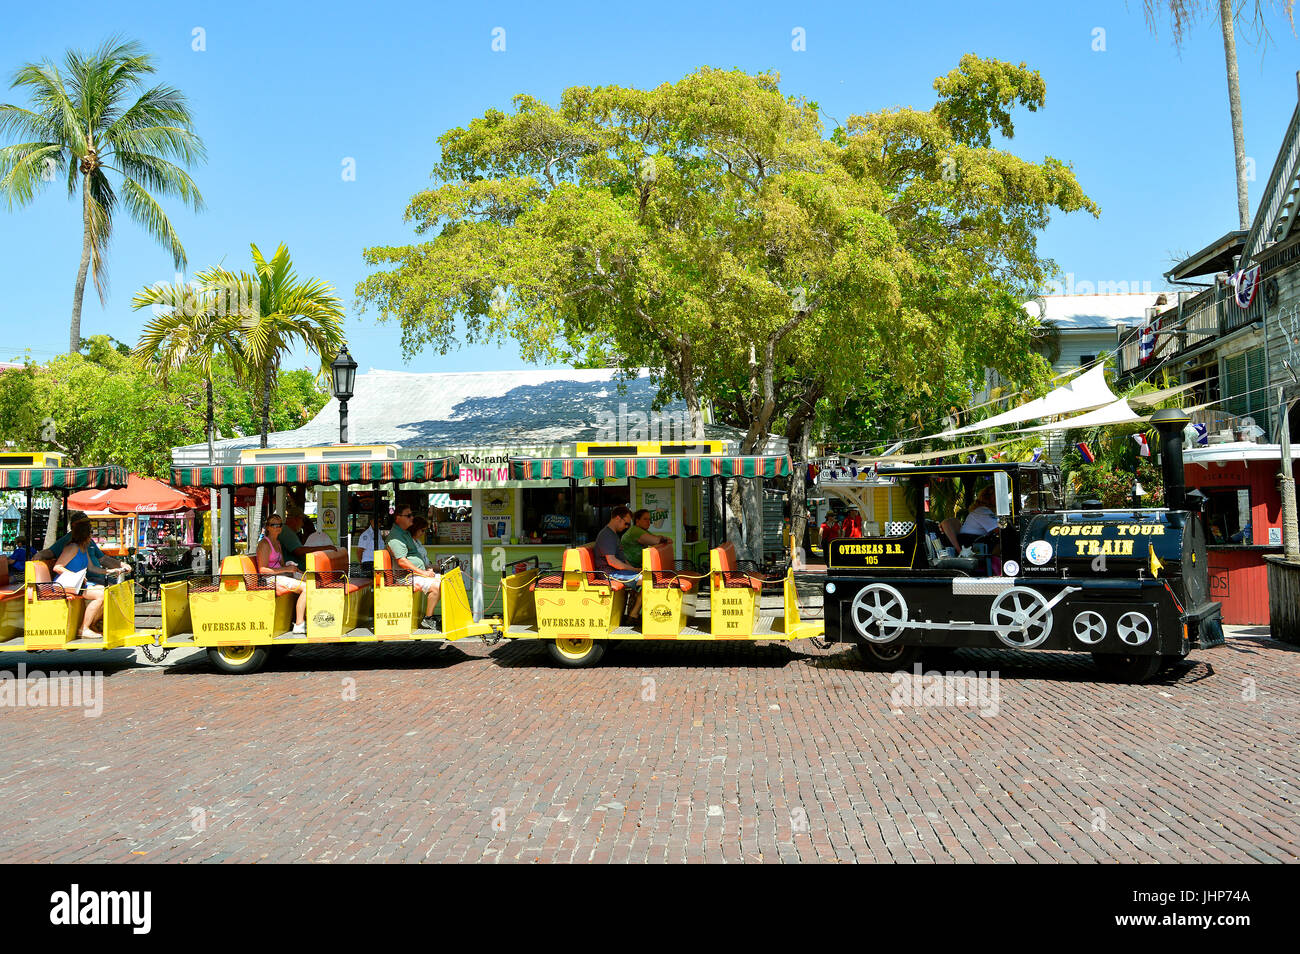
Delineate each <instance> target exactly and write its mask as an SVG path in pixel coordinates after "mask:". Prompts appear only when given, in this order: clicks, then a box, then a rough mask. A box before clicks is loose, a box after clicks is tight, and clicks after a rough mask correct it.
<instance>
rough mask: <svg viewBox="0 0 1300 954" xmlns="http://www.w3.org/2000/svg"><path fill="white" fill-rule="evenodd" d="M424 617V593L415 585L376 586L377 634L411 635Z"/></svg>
mask: <svg viewBox="0 0 1300 954" xmlns="http://www.w3.org/2000/svg"><path fill="white" fill-rule="evenodd" d="M423 618H424V594H423V593H421V592H420V591H419V590H417V589H416V588H415V587H413V586H383V585H382V584H381V585H379V586H376V587H375V635H376V636H410V635H411V634H412V633H414V632H415V631H416V630H418V629H419V628H420V620H421V619H423Z"/></svg>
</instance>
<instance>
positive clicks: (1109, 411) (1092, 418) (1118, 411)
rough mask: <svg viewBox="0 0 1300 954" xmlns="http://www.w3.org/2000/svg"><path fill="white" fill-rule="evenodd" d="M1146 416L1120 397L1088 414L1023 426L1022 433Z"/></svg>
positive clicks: (1143, 418) (1124, 420)
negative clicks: (1140, 414) (1033, 425)
mask: <svg viewBox="0 0 1300 954" xmlns="http://www.w3.org/2000/svg"><path fill="white" fill-rule="evenodd" d="M1145 420H1146V418H1145V417H1139V416H1138V415H1137V414H1136V413H1134V411H1133V409H1132V408H1131V407H1129V406H1128V401H1126V400H1124V399H1123V398H1120V399H1119V400H1118V401H1115V402H1113V403H1111V404H1107V405H1106V406H1105V407H1099V408H1097V409H1096V410H1095V411H1088V412H1087V413H1086V414H1078V415H1076V416H1074V417H1068V418H1066V419H1065V420H1063V421H1057V422H1056V423H1054V424H1039V425H1038V426H1037V427H1022V428H1020V429H1019V430H1020V433H1024V434H1034V433H1038V432H1040V431H1072V430H1074V429H1075V428H1076V427H1101V426H1103V425H1105V424H1132V423H1135V422H1136V421H1145Z"/></svg>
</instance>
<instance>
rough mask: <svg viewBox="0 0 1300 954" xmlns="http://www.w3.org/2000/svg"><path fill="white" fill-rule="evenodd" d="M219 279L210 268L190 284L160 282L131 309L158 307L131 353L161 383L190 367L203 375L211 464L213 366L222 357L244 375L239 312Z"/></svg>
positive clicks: (137, 296) (144, 290)
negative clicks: (235, 311)
mask: <svg viewBox="0 0 1300 954" xmlns="http://www.w3.org/2000/svg"><path fill="white" fill-rule="evenodd" d="M218 280H219V273H218V272H217V270H216V269H208V270H207V271H203V272H199V273H198V274H197V275H195V276H194V281H193V283H191V284H171V283H167V282H159V283H157V284H155V285H152V286H149V287H147V288H142V289H140V290H139V291H138V292H136V294H135V297H134V298H133V299H132V300H131V307H133V308H135V309H136V310H139V309H141V308H147V307H152V308H153V309H154V317H153V319H152V320H150V321H149V322H147V323H146V324H145V326H144V330H143V331H142V332H141V334H140V340H139V342H138V343H137V344H136V346H135V348H134V349H133V350H132V352H131V356H132V357H133V358H134V359H135V361H136V363H137V364H138V365H139V366H140V367H141V368H142V369H144V370H147V371H152V372H153V373H154V374H155V375H156V377H157V378H158V380H159V381H161V382H162V383H163V384H166V383H167V379H168V377H169V376H170V375H171V374H173V373H174V372H176V371H179V370H180V369H181V368H183V367H186V366H189V367H192V368H194V369H195V370H196V371H198V373H199V374H200V375H202V377H203V384H204V388H205V390H206V396H207V417H206V433H207V435H208V466H212V465H214V464H215V463H216V460H215V455H214V451H213V447H212V441H213V432H214V430H215V421H214V418H215V410H214V406H213V396H212V369H213V365H214V363H215V362H216V361H217V360H218V358H221V357H224V358H225V359H226V360H228V361H229V362H230V364H231V367H233V368H234V370H235V373H236V374H237V375H238V376H240V377H243V376H244V355H243V351H242V349H241V347H240V320H241V316H240V315H239V314H238V313H231V311H230V309H229V308H228V307H227V302H228V300H229V299H228V292H229V291H230V290H229V289H227V288H225V287H223V286H221V285H219V284H218Z"/></svg>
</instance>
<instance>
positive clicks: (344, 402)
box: [330, 345, 357, 444]
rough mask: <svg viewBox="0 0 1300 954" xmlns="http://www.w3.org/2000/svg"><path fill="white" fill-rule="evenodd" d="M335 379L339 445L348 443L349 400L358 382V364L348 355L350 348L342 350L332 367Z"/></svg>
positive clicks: (331, 371) (345, 347)
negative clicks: (337, 402)
mask: <svg viewBox="0 0 1300 954" xmlns="http://www.w3.org/2000/svg"><path fill="white" fill-rule="evenodd" d="M330 373H331V374H332V375H333V377H334V396H335V397H336V398H338V401H339V443H340V444H346V443H347V442H348V399H349V398H350V397H352V388H353V385H354V384H356V380H357V363H356V362H355V361H353V360H352V355H350V354H348V346H347V345H344V346H343V347H342V349H340V351H339V354H338V357H337V358H335V359H334V363H333V364H331V365H330Z"/></svg>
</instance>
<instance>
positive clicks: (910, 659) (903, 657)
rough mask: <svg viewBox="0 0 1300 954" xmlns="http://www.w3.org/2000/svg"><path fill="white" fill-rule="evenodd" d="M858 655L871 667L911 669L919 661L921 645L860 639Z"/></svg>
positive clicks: (890, 669)
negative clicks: (872, 641) (871, 641)
mask: <svg viewBox="0 0 1300 954" xmlns="http://www.w3.org/2000/svg"><path fill="white" fill-rule="evenodd" d="M858 655H859V656H860V657H861V658H862V661H863V662H864V663H866V664H867V665H868V666H870V667H871V668H872V669H878V670H882V671H886V672H898V670H900V669H911V668H912V667H913V666H915V665H916V664H917V663H918V662H920V660H921V647H920V646H904V645H902V644H900V643H869V642H867V641H866V640H861V641H859V642H858Z"/></svg>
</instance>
